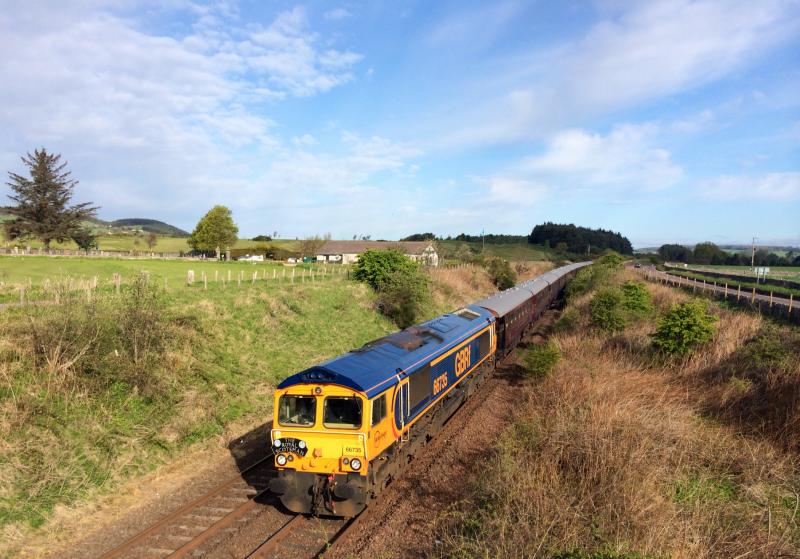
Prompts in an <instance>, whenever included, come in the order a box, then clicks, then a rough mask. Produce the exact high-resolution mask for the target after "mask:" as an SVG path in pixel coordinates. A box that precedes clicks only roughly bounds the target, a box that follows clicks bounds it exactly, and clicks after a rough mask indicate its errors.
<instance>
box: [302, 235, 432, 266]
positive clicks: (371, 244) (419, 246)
mask: <svg viewBox="0 0 800 559" xmlns="http://www.w3.org/2000/svg"><path fill="white" fill-rule="evenodd" d="M390 248H394V249H397V250H399V251H401V252H402V253H403V254H405V255H406V256H408V257H409V258H411V260H414V261H416V262H421V263H422V264H426V265H429V266H438V265H439V255H438V254H437V253H436V249H435V248H434V246H433V244H432V243H430V242H427V241H420V242H411V241H328V242H326V243H325V244H324V245H323V246H322V248H320V249H319V250H318V251H317V260H318V261H319V262H337V263H342V264H351V263H353V262H355V261H356V260H358V255H359V254H361V253H362V252H364V251H365V250H388V249H390Z"/></svg>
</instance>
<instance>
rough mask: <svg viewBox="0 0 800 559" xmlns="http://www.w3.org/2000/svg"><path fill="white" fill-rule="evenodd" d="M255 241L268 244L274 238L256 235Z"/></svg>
mask: <svg viewBox="0 0 800 559" xmlns="http://www.w3.org/2000/svg"><path fill="white" fill-rule="evenodd" d="M253 240H254V241H258V242H261V243H268V242H270V241H271V240H272V237H270V236H269V235H256V236H255V237H253Z"/></svg>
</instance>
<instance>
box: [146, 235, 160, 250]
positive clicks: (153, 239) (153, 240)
mask: <svg viewBox="0 0 800 559" xmlns="http://www.w3.org/2000/svg"><path fill="white" fill-rule="evenodd" d="M157 243H158V235H156V234H155V233H152V232H151V233H149V234H148V235H147V248H149V249H150V250H153V247H155V246H156V244H157Z"/></svg>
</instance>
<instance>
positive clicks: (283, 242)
mask: <svg viewBox="0 0 800 559" xmlns="http://www.w3.org/2000/svg"><path fill="white" fill-rule="evenodd" d="M146 239H147V235H146V234H145V235H142V236H139V237H137V236H135V235H132V234H114V235H100V236H99V237H98V238H97V245H98V246H99V247H100V250H109V251H126V252H127V251H131V250H134V251H139V252H156V253H176V252H188V251H189V250H191V247H189V244H188V242H187V239H186V238H185V237H166V236H162V235H159V236H158V241H157V243H156V245H155V246H154V247H153V250H152V251H151V250H150V249H149V248H148V246H147V242H146ZM301 242H302V241H297V240H292V239H276V240H274V241H269V242H267V243H264V242H260V241H251V240H249V239H239V240H238V241H236V244H235V245H234V246H233V247H231V248H251V247H255V246H264V245H265V244H269V245H272V246H274V247H276V248H282V249H286V250H297V249H298V248H299V247H300V243H301ZM15 245H16V246H20V247H21V248H24V247H25V246H30V247H31V248H42V243H41V242H39V241H34V240H31V241H26V242H24V243H5V244H4V245H3V246H5V247H11V246H15ZM50 246H51V247H52V248H59V249H60V248H64V249H70V250H77V249H78V246H77V245H76V244H75V243H74V242H72V241H67V242H64V243H52V244H51V245H50Z"/></svg>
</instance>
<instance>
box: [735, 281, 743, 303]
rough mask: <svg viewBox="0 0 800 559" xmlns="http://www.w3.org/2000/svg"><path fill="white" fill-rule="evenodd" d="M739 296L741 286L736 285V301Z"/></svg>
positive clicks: (740, 294)
mask: <svg viewBox="0 0 800 559" xmlns="http://www.w3.org/2000/svg"><path fill="white" fill-rule="evenodd" d="M741 296H742V286H741V285H737V286H736V300H737V301H738V300H739V298H740V297H741Z"/></svg>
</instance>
